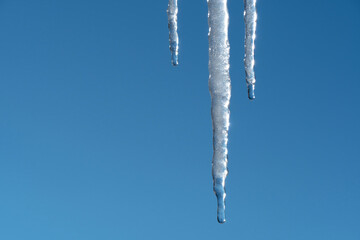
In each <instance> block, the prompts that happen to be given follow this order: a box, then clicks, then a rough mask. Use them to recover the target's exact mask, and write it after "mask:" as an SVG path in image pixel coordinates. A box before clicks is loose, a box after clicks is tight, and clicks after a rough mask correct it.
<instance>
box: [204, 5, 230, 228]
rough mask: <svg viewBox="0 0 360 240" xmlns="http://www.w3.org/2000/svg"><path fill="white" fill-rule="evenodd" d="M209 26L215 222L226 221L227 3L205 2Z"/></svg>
mask: <svg viewBox="0 0 360 240" xmlns="http://www.w3.org/2000/svg"><path fill="white" fill-rule="evenodd" d="M207 3H208V24H209V90H210V94H211V116H212V124H213V148H214V155H213V162H212V174H213V181H214V192H215V194H216V197H217V202H218V209H217V219H218V221H219V223H224V222H225V196H226V193H225V178H226V176H227V174H228V170H227V162H228V161H227V155H228V149H227V143H228V130H229V119H230V110H229V104H230V96H231V82H230V74H229V68H230V64H229V58H230V54H229V51H230V45H229V40H228V25H229V15H228V10H227V0H207Z"/></svg>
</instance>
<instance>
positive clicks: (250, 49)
mask: <svg viewBox="0 0 360 240" xmlns="http://www.w3.org/2000/svg"><path fill="white" fill-rule="evenodd" d="M244 20H245V57H244V64H245V74H246V83H247V86H248V94H249V95H248V96H249V99H251V100H253V99H255V92H254V91H255V81H256V80H255V72H254V65H255V59H254V50H255V36H256V35H255V34H256V20H257V13H256V0H244Z"/></svg>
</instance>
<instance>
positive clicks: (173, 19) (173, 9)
mask: <svg viewBox="0 0 360 240" xmlns="http://www.w3.org/2000/svg"><path fill="white" fill-rule="evenodd" d="M177 13H178V5H177V0H169V4H168V9H167V14H168V26H169V42H170V46H169V47H170V51H171V62H172V64H173V65H174V66H177V65H178V64H179V62H178V61H179V60H178V58H179V57H178V52H179V36H178V33H177Z"/></svg>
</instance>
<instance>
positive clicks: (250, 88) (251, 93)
mask: <svg viewBox="0 0 360 240" xmlns="http://www.w3.org/2000/svg"><path fill="white" fill-rule="evenodd" d="M248 97H249V99H250V100H255V85H254V84H250V85H249V86H248Z"/></svg>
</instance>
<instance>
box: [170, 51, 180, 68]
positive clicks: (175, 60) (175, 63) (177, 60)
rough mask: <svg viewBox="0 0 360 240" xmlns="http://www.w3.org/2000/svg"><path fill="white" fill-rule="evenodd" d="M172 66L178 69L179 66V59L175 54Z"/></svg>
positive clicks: (172, 58)
mask: <svg viewBox="0 0 360 240" xmlns="http://www.w3.org/2000/svg"><path fill="white" fill-rule="evenodd" d="M171 64H172V65H173V66H174V67H176V66H177V65H179V57H178V56H177V55H175V54H173V55H172V57H171Z"/></svg>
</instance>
